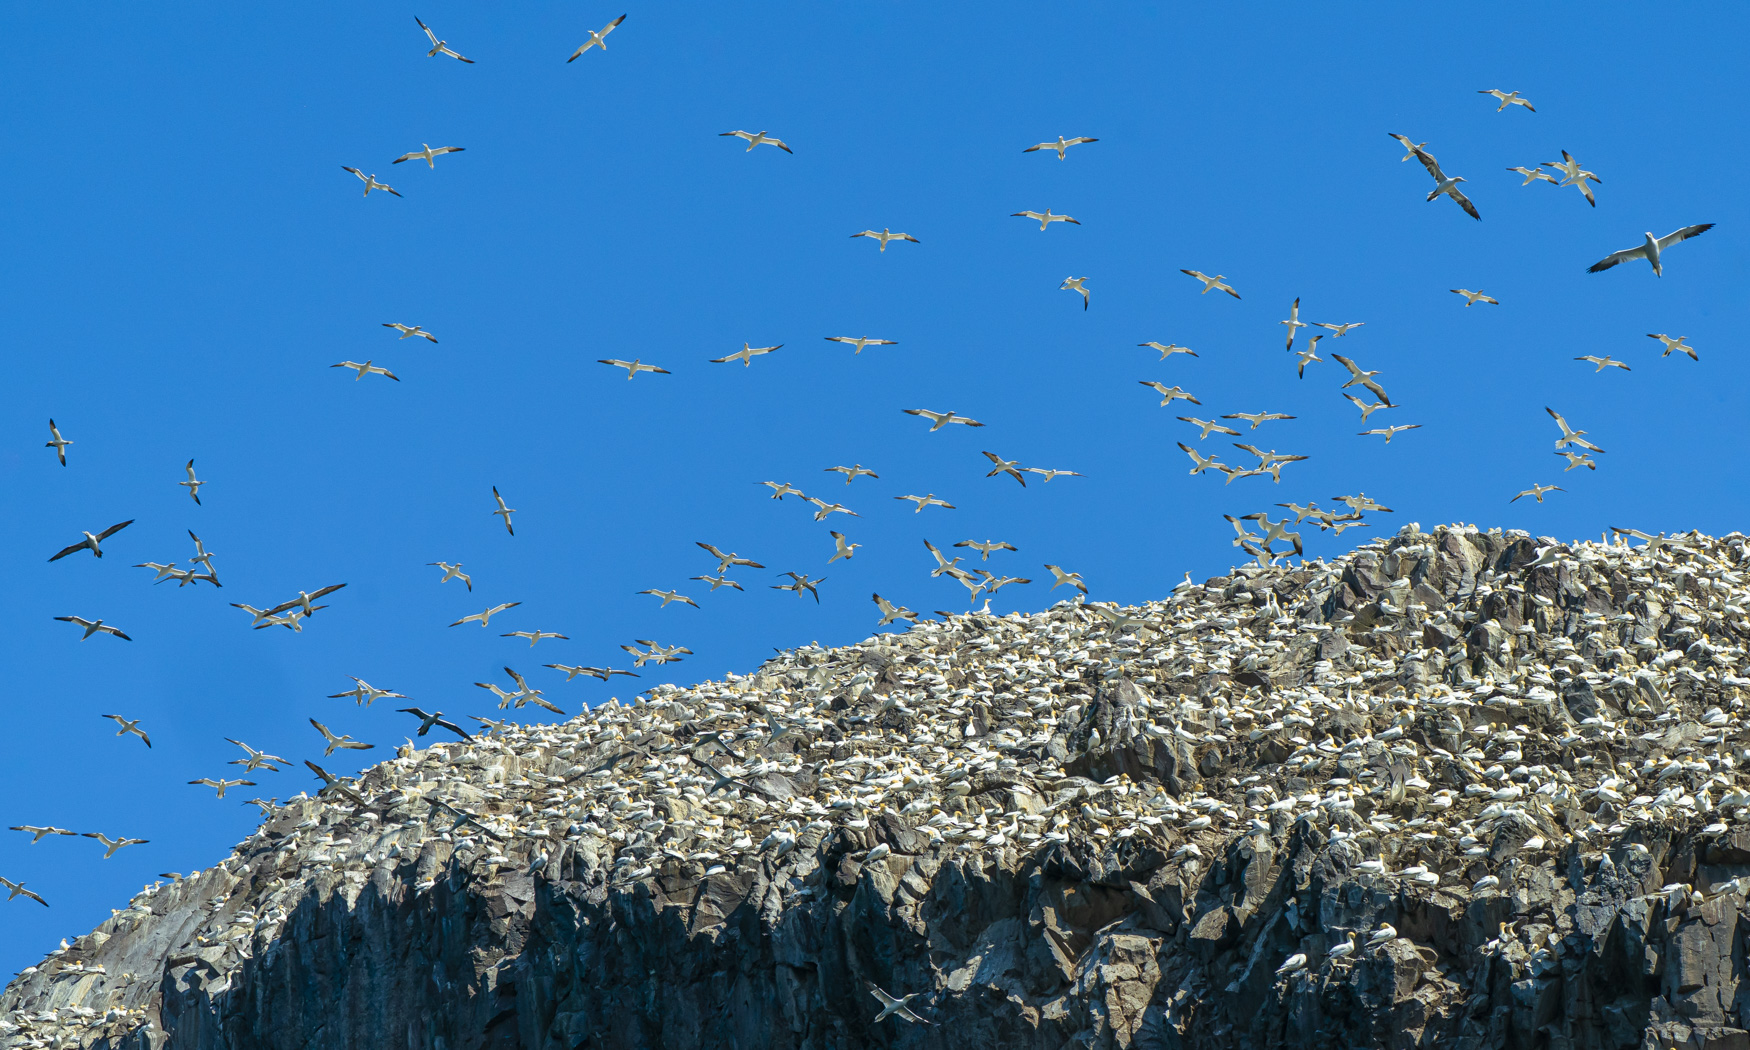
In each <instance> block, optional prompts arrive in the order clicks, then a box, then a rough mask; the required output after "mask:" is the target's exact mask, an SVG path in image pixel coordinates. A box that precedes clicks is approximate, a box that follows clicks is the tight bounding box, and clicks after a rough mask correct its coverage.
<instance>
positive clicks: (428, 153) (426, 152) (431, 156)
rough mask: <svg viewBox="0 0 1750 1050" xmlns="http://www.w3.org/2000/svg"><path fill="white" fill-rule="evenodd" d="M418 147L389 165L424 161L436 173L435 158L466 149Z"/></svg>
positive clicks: (462, 147)
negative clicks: (407, 161) (406, 161)
mask: <svg viewBox="0 0 1750 1050" xmlns="http://www.w3.org/2000/svg"><path fill="white" fill-rule="evenodd" d="M420 145H421V146H424V147H425V148H424V149H416V150H414V151H413V152H412V153H403V154H401V155H400V156H399V157H396V158H395V159H394V160H392V161H390V162H389V163H391V164H399V163H401V162H402V161H404V160H423V161H425V166H426V167H428V168H431V169H432V170H433V171H436V170H437V158H439V157H441V156H443V155H444V154H446V153H461V152H462V151H464V150H465V149H467V147H466V146H437V147H433V146H432V144H431V143H429V142H421V143H420ZM390 327H394V328H399V327H400V325H391V326H390ZM408 334H412V333H408ZM420 334H421V335H424V334H425V333H423V332H421V333H420ZM426 338H428V339H430V338H431V337H430V336H426ZM431 341H432V342H434V343H435V342H437V340H436V339H432V340H431Z"/></svg>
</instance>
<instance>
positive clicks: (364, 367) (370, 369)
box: [328, 361, 401, 383]
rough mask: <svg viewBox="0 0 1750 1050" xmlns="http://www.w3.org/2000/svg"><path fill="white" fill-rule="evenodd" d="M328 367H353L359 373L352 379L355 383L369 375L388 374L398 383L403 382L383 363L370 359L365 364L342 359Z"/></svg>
mask: <svg viewBox="0 0 1750 1050" xmlns="http://www.w3.org/2000/svg"><path fill="white" fill-rule="evenodd" d="M328 367H329V368H350V369H352V370H353V371H355V372H357V373H358V375H356V376H353V377H352V381H353V382H355V383H356V382H358V381H359V380H361V379H363V378H364V377H365V376H368V375H379V376H388V377H389V378H390V379H393V380H394V381H395V382H397V383H399V382H401V377H400V376H398V375H396V374H395V373H393V372H391V371H389V370H388V369H387V368H384V367H382V366H381V365H373V364H371V363H370V362H369V361H366V362H364V363H363V364H360V363H359V362H357V361H341V362H340V363H338V364H332V365H329V366H328Z"/></svg>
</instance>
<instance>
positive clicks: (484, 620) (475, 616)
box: [450, 602, 522, 627]
mask: <svg viewBox="0 0 1750 1050" xmlns="http://www.w3.org/2000/svg"><path fill="white" fill-rule="evenodd" d="M521 604H522V602H505V603H504V604H503V605H494V606H493V607H492V608H490V609H487V610H486V611H485V612H477V613H472V614H470V615H467V616H464V617H462V618H461V619H460V620H457V621H456V622H455V623H452V624H450V626H451V627H460V626H462V625H463V624H465V623H471V622H474V621H476V620H477V621H479V623H480V626H482V627H485V626H486V625H487V624H488V623H489V622H490V621H491V620H492V618H493V617H494V616H496V615H498V614H499V613H501V612H503V611H505V610H506V609H514V608H516V607H517V606H519V605H521Z"/></svg>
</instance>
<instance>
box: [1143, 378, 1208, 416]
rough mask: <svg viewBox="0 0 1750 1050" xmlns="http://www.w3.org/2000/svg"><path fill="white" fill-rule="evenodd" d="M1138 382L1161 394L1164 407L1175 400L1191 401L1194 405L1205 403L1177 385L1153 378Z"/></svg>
mask: <svg viewBox="0 0 1750 1050" xmlns="http://www.w3.org/2000/svg"><path fill="white" fill-rule="evenodd" d="M1137 382H1138V383H1139V384H1141V385H1143V386H1146V387H1149V388H1150V389H1152V390H1153V391H1154V392H1155V393H1157V394H1159V395H1161V407H1162V408H1165V407H1167V406H1168V405H1170V404H1172V403H1173V402H1175V401H1189V402H1191V403H1192V404H1193V405H1201V404H1203V402H1201V401H1199V400H1197V399H1196V398H1195V397H1193V396H1191V395H1190V394H1189V393H1187V392H1185V391H1184V390H1181V389H1179V388H1178V387H1177V386H1168V385H1167V384H1165V383H1161V382H1156V381H1155V380H1152V379H1138V380H1137ZM1180 418H1183V417H1180Z"/></svg>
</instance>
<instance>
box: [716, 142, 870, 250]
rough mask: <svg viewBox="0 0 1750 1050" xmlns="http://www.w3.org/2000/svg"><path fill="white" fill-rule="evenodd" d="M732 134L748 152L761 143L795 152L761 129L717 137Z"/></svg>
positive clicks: (786, 151)
mask: <svg viewBox="0 0 1750 1050" xmlns="http://www.w3.org/2000/svg"><path fill="white" fill-rule="evenodd" d="M732 135H733V136H734V137H736V138H738V139H746V140H747V152H749V153H752V152H753V148H754V147H755V146H761V145H764V146H776V147H778V148H779V149H781V150H783V151H784V152H785V153H795V152H796V151H795V150H793V149H791V148H790V147H789V146H786V145H784V142H783V140H782V139H775V138H773V137H771V136H770V135H768V134H766V133H765V132H763V131H725V132H722V133H720V134H719V135H718V136H717V137H718V138H728V137H730V136H732ZM882 247H883V248H885V247H887V245H886V244H883V245H882Z"/></svg>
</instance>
